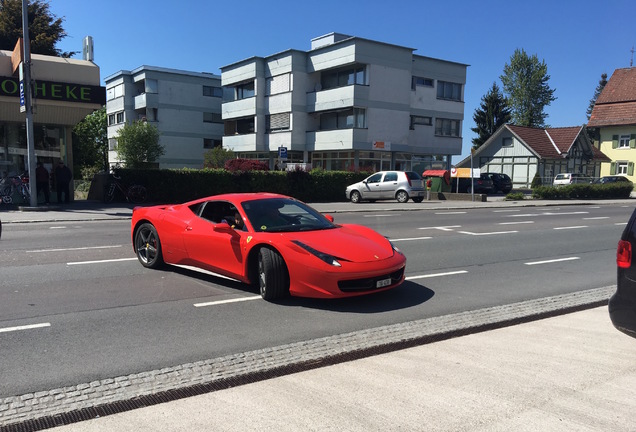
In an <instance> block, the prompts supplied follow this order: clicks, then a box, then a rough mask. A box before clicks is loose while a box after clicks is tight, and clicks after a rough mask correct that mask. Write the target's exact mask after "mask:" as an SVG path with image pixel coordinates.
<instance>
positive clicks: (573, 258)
mask: <svg viewBox="0 0 636 432" xmlns="http://www.w3.org/2000/svg"><path fill="white" fill-rule="evenodd" d="M578 259H581V258H580V257H569V258H558V259H553V260H546V261H534V262H527V263H524V264H525V265H529V266H530V265H537V264H550V263H555V262H562V261H574V260H578Z"/></svg>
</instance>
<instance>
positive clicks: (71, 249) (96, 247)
mask: <svg viewBox="0 0 636 432" xmlns="http://www.w3.org/2000/svg"><path fill="white" fill-rule="evenodd" d="M122 246H123V245H114V246H86V247H76V248H63V249H35V250H28V251H26V252H28V253H39V252H63V251H74V250H88V249H110V248H120V247H122Z"/></svg>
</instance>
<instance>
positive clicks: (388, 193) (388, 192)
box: [380, 171, 398, 199]
mask: <svg viewBox="0 0 636 432" xmlns="http://www.w3.org/2000/svg"><path fill="white" fill-rule="evenodd" d="M397 189H398V173H397V172H395V171H388V172H386V173H384V177H383V178H382V182H381V183H380V197H381V198H382V199H393V197H394V196H395V192H396V191H397Z"/></svg>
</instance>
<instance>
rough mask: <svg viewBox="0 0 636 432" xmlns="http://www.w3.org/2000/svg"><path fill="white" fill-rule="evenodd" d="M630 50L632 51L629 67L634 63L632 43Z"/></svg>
mask: <svg viewBox="0 0 636 432" xmlns="http://www.w3.org/2000/svg"><path fill="white" fill-rule="evenodd" d="M630 51H631V52H632V57H631V58H630V59H629V67H632V65H633V64H634V45H632V49H631V50H630Z"/></svg>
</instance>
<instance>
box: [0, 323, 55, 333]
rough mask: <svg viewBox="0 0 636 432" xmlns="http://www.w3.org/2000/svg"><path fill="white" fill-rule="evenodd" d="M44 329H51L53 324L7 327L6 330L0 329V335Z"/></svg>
mask: <svg viewBox="0 0 636 432" xmlns="http://www.w3.org/2000/svg"><path fill="white" fill-rule="evenodd" d="M43 327H51V323H41V324H30V325H24V326H17V327H5V328H0V333H8V332H14V331H20V330H31V329H36V328H43Z"/></svg>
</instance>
